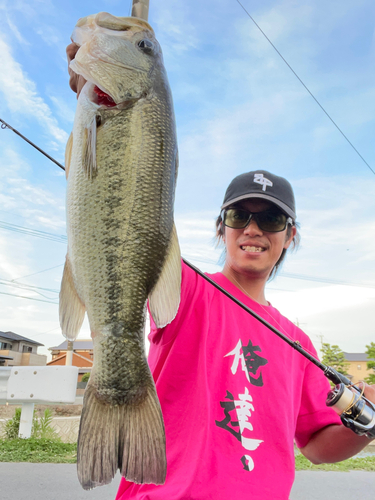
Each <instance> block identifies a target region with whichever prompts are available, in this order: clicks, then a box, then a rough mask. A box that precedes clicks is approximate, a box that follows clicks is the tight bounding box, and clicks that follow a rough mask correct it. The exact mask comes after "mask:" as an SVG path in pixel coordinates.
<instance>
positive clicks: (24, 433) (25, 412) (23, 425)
mask: <svg viewBox="0 0 375 500" xmlns="http://www.w3.org/2000/svg"><path fill="white" fill-rule="evenodd" d="M33 416H34V403H23V404H22V411H21V420H20V430H19V431H18V437H20V438H23V439H28V438H29V437H31V429H32V427H33Z"/></svg>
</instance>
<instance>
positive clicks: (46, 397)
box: [0, 366, 78, 438]
mask: <svg viewBox="0 0 375 500" xmlns="http://www.w3.org/2000/svg"><path fill="white" fill-rule="evenodd" d="M77 379H78V367H76V366H12V367H0V404H6V403H8V404H17V405H19V404H21V405H22V411H21V422H20V430H19V433H18V436H19V437H21V438H29V437H30V436H31V428H32V423H33V414H34V405H35V404H43V405H53V404H74V402H75V400H76V388H77Z"/></svg>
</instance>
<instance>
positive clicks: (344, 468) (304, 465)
mask: <svg viewBox="0 0 375 500" xmlns="http://www.w3.org/2000/svg"><path fill="white" fill-rule="evenodd" d="M296 470H327V471H336V472H348V471H350V470H365V471H375V456H371V457H359V458H349V459H348V460H344V461H343V462H337V463H335V464H320V465H313V464H312V463H311V462H310V461H309V460H307V458H305V457H304V456H303V455H301V454H299V455H297V456H296Z"/></svg>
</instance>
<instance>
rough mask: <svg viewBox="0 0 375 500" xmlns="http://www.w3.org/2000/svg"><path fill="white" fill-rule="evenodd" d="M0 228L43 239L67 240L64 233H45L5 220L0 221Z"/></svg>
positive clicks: (61, 241)
mask: <svg viewBox="0 0 375 500" xmlns="http://www.w3.org/2000/svg"><path fill="white" fill-rule="evenodd" d="M0 228H2V229H7V230H8V231H13V232H15V233H22V234H27V235H29V236H37V237H38V238H43V239H45V240H50V241H57V242H58V243H65V244H66V242H67V241H68V239H67V237H66V236H64V235H56V234H53V233H47V232H45V231H38V230H36V229H29V228H27V227H23V226H16V225H15V224H8V223H7V222H3V221H0Z"/></svg>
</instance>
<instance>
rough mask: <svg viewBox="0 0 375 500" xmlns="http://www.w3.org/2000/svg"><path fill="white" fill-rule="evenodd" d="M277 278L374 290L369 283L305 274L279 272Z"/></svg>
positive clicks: (373, 286)
mask: <svg viewBox="0 0 375 500" xmlns="http://www.w3.org/2000/svg"><path fill="white" fill-rule="evenodd" d="M279 276H282V277H284V278H291V279H296V280H306V281H317V282H318V283H329V284H332V285H344V286H356V287H361V288H375V285H374V284H371V283H370V284H368V285H366V284H365V283H355V282H353V281H343V280H334V279H330V278H320V277H316V276H307V275H305V274H292V273H284V272H281V273H279Z"/></svg>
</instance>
